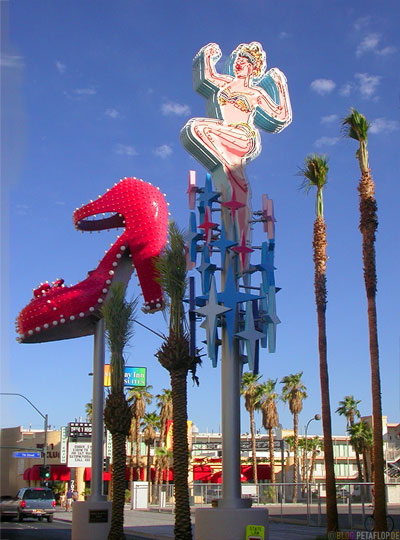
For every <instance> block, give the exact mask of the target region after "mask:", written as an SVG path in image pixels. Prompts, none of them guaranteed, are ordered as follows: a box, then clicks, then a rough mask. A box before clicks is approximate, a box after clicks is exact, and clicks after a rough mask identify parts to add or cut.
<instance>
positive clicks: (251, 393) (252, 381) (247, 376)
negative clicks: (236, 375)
mask: <svg viewBox="0 0 400 540" xmlns="http://www.w3.org/2000/svg"><path fill="white" fill-rule="evenodd" d="M261 377H262V375H255V374H254V373H252V372H250V371H247V372H246V373H243V375H242V381H241V384H240V393H241V395H242V396H243V397H244V406H245V407H246V411H247V412H248V413H249V415H250V435H251V457H252V462H253V478H254V484H256V485H257V456H256V433H255V424H254V412H255V411H257V410H259V409H260V408H261V398H262V396H263V394H264V392H265V387H264V385H263V384H261V383H260V382H259V380H260V379H261Z"/></svg>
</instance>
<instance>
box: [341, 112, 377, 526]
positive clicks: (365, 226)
mask: <svg viewBox="0 0 400 540" xmlns="http://www.w3.org/2000/svg"><path fill="white" fill-rule="evenodd" d="M369 125H370V124H369V122H367V120H366V118H365V116H364V115H362V114H361V113H359V112H358V111H356V109H351V113H350V115H349V116H348V117H347V118H345V119H344V120H343V122H342V127H343V129H344V132H345V134H346V136H347V137H349V138H351V139H355V140H356V141H358V143H359V147H358V149H357V152H356V157H357V160H358V163H359V167H360V171H361V180H360V182H359V184H358V192H359V194H360V231H361V235H362V256H363V266H364V283H365V291H366V295H367V306H368V330H369V353H370V364H371V393H372V417H373V431H374V490H375V527H374V530H375V531H382V532H385V531H387V524H386V492H385V479H384V465H385V462H384V459H383V435H382V402H381V377H380V373H379V349H378V328H377V319H376V282H377V280H376V263H375V233H376V230H377V228H378V217H377V205H376V200H375V185H374V181H373V179H372V175H371V169H370V167H369V160H368V150H367V144H368V128H369Z"/></svg>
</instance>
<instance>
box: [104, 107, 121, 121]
mask: <svg viewBox="0 0 400 540" xmlns="http://www.w3.org/2000/svg"><path fill="white" fill-rule="evenodd" d="M104 114H105V115H106V116H108V117H109V118H119V117H120V116H121V115H120V113H119V112H118V111H117V109H113V108H112V107H110V108H109V109H106V112H105V113H104Z"/></svg>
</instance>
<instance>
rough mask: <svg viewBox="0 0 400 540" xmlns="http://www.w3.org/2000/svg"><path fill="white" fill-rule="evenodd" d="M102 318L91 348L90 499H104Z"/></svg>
mask: <svg viewBox="0 0 400 540" xmlns="http://www.w3.org/2000/svg"><path fill="white" fill-rule="evenodd" d="M104 333H105V323H104V319H100V320H99V321H98V322H97V323H96V327H95V332H94V350H93V405H92V477H91V482H90V500H91V501H92V502H99V501H104V500H106V497H105V496H104V495H103V489H102V488H103V432H104V427H103V426H104V423H103V410H104Z"/></svg>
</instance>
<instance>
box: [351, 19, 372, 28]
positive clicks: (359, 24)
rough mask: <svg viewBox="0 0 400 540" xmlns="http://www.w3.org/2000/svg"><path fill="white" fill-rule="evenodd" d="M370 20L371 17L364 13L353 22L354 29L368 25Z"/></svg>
mask: <svg viewBox="0 0 400 540" xmlns="http://www.w3.org/2000/svg"><path fill="white" fill-rule="evenodd" d="M370 21H371V17H370V16H369V15H366V16H364V17H359V18H358V19H357V20H356V22H355V23H354V28H355V29H356V30H362V29H363V28H366V27H367V26H369V23H370Z"/></svg>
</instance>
